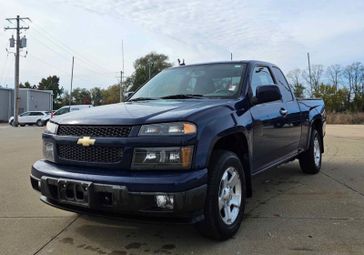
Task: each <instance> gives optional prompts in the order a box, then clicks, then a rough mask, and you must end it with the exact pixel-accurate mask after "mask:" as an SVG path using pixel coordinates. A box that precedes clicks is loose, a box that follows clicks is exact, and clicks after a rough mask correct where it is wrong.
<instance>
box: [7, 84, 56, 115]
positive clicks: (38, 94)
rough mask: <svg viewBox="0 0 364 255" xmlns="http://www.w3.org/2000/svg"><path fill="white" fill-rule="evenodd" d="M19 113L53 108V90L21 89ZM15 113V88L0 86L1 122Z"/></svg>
mask: <svg viewBox="0 0 364 255" xmlns="http://www.w3.org/2000/svg"><path fill="white" fill-rule="evenodd" d="M19 97H20V101H19V114H21V113H23V112H26V111H51V110H53V91H52V90H36V89H19ZM13 115H14V89H8V88H0V122H4V121H8V120H9V118H10V117H11V116H13Z"/></svg>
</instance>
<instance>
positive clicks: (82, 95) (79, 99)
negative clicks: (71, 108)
mask: <svg viewBox="0 0 364 255" xmlns="http://www.w3.org/2000/svg"><path fill="white" fill-rule="evenodd" d="M72 104H91V92H90V91H88V90H87V89H85V88H83V89H81V88H75V89H74V90H73V91H72Z"/></svg>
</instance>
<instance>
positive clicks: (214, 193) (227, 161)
mask: <svg viewBox="0 0 364 255" xmlns="http://www.w3.org/2000/svg"><path fill="white" fill-rule="evenodd" d="M216 154H218V155H216ZM216 154H215V156H216V161H215V162H213V164H212V166H211V167H210V169H209V171H212V174H211V178H210V180H209V191H208V193H209V194H208V197H209V198H210V199H209V201H207V207H208V210H209V211H208V213H207V215H206V216H207V217H211V219H209V221H210V222H211V221H212V222H211V223H214V224H216V226H217V228H218V229H217V230H218V232H219V234H220V236H221V239H222V240H225V239H227V238H229V237H231V236H232V235H234V234H235V233H236V231H237V230H238V229H239V227H240V223H241V221H242V219H243V217H244V211H245V203H246V185H245V174H244V169H243V166H242V164H241V162H240V160H239V158H238V157H237V156H236V154H235V153H232V152H229V151H219V152H218V153H216ZM228 167H234V168H235V169H236V170H237V171H238V173H239V177H240V181H241V192H242V197H241V204H240V211H239V214H238V217H237V218H236V220H235V222H234V223H233V224H231V225H227V224H225V223H224V222H223V220H222V219H221V216H220V210H219V203H218V196H219V194H218V193H219V186H220V181H221V178H222V176H223V174H224V172H225V170H226V169H227V168H228ZM211 223H210V224H211Z"/></svg>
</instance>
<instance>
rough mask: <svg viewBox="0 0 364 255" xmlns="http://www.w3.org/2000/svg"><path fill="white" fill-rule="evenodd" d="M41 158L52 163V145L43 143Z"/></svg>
mask: <svg viewBox="0 0 364 255" xmlns="http://www.w3.org/2000/svg"><path fill="white" fill-rule="evenodd" d="M43 157H44V159H46V160H48V161H51V162H54V146H53V143H50V142H43Z"/></svg>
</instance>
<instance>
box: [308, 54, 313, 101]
mask: <svg viewBox="0 0 364 255" xmlns="http://www.w3.org/2000/svg"><path fill="white" fill-rule="evenodd" d="M307 64H308V76H309V77H310V91H311V96H312V74H311V60H310V53H309V52H307Z"/></svg>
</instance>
